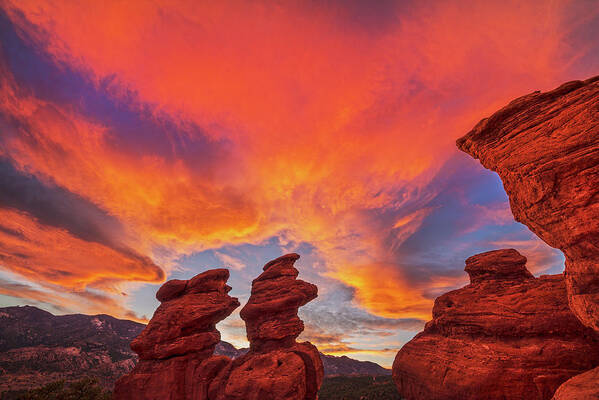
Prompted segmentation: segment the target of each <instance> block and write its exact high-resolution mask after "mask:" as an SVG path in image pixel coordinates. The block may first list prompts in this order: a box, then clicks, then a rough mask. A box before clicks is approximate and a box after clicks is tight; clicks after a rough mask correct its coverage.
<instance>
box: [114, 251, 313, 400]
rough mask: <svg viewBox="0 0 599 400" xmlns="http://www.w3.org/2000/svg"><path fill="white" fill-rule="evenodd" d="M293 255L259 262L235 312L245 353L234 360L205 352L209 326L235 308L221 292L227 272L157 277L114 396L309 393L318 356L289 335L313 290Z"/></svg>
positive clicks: (295, 331) (296, 330)
mask: <svg viewBox="0 0 599 400" xmlns="http://www.w3.org/2000/svg"><path fill="white" fill-rule="evenodd" d="M298 258H299V255H297V254H288V255H285V256H282V257H279V258H277V259H276V260H273V261H271V262H269V263H267V264H266V265H265V266H264V272H263V273H262V274H261V275H260V276H259V277H258V278H256V279H255V280H254V281H253V282H252V293H251V296H250V299H249V301H248V303H247V304H246V305H245V306H244V307H243V309H242V310H241V317H242V318H243V319H244V321H245V322H246V326H247V333H248V339H249V341H250V351H249V352H248V353H247V354H246V355H244V356H242V357H239V358H237V359H235V360H231V359H230V358H228V357H226V356H216V355H214V354H213V353H214V347H215V346H216V344H217V343H218V341H219V340H220V334H219V332H218V331H217V330H216V328H215V324H216V323H217V322H219V321H221V320H223V319H224V318H226V317H227V316H228V315H229V314H230V313H231V312H233V310H234V309H235V308H237V307H238V306H239V302H238V301H237V299H235V298H233V297H230V296H229V295H228V294H227V293H228V292H229V290H230V287H229V286H227V285H226V281H227V279H228V277H229V272H228V271H227V270H225V269H216V270H210V271H207V272H204V273H203V274H200V275H197V276H196V277H194V278H193V279H191V280H189V281H179V280H172V281H169V282H167V283H165V284H164V285H163V286H162V287H161V288H160V290H159V291H158V293H157V294H156V297H157V298H158V300H160V301H161V302H162V304H161V305H160V307H158V309H157V310H156V312H155V314H154V316H153V317H152V320H151V321H150V323H149V324H148V326H147V328H146V329H145V330H144V331H143V332H142V334H141V335H140V336H139V337H138V338H137V339H135V340H134V341H133V343H132V344H131V347H132V349H133V350H134V351H135V352H136V353H138V354H139V356H140V362H139V364H138V365H137V366H136V367H135V369H134V370H133V371H132V372H131V373H130V374H129V375H126V376H125V377H123V378H121V379H120V380H119V381H118V382H117V383H116V386H115V399H116V400H129V399H131V400H133V399H144V400H145V399H147V400H150V399H152V400H159V399H160V400H208V399H210V400H224V399H227V400H229V399H231V400H234V399H239V400H241V399H244V400H246V399H247V400H252V399H256V400H258V399H260V400H269V399H273V400H274V399H291V400H293V399H296V400H311V399H316V398H317V392H318V389H319V388H320V384H321V383H322V378H323V367H322V362H321V361H320V358H319V356H318V350H317V349H316V347H314V346H313V345H312V344H310V343H309V342H305V343H297V342H296V338H297V336H298V335H299V334H300V333H301V332H302V331H303V329H304V325H303V323H302V321H301V320H300V319H299V317H298V316H297V311H298V308H299V307H301V306H303V305H305V304H306V303H308V302H309V301H311V300H313V299H314V298H316V296H317V288H316V286H314V285H312V284H310V283H307V282H304V281H301V280H298V279H296V278H297V275H298V271H297V269H295V268H294V266H293V264H294V262H295V261H296V260H297V259H298Z"/></svg>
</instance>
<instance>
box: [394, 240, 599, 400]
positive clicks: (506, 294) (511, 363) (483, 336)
mask: <svg viewBox="0 0 599 400" xmlns="http://www.w3.org/2000/svg"><path fill="white" fill-rule="evenodd" d="M525 263H526V258H525V257H523V256H522V255H520V254H519V253H518V252H517V251H516V250H513V249H509V250H497V251H492V252H487V253H483V254H478V255H475V256H473V257H470V258H468V259H467V260H466V271H467V272H468V274H469V275H470V280H471V283H470V284H469V285H468V286H466V287H464V288H462V289H458V290H455V291H452V292H449V293H446V294H444V295H443V296H441V297H439V298H438V299H437V300H436V301H435V305H434V308H433V319H432V321H430V322H429V323H427V324H426V327H425V329H424V332H422V333H420V334H418V335H417V336H416V337H415V338H414V339H413V340H412V341H410V342H409V343H407V344H406V345H405V346H404V347H403V348H402V349H401V350H400V352H399V353H398V354H397V357H396V359H395V362H394V364H393V378H394V380H395V382H396V385H397V386H398V389H399V391H400V394H401V395H403V397H405V398H406V399H409V400H419V399H423V400H424V399H426V400H435V399H439V400H441V399H445V400H451V399H456V400H457V399H460V400H468V399H482V398H484V399H487V400H494V399H497V400H499V399H501V400H510V399H514V400H516V399H530V400H537V399H550V398H551V396H552V395H553V393H554V392H555V390H556V389H557V387H558V386H559V385H560V384H561V383H563V382H564V381H566V380H567V379H569V378H570V377H572V376H574V375H576V374H579V373H581V372H583V371H585V370H588V369H590V368H593V367H595V366H596V365H599V338H598V337H597V336H596V335H595V332H593V330H591V329H589V328H587V327H585V326H584V325H582V324H581V323H580V321H579V320H578V319H577V318H576V317H575V316H574V314H573V313H572V312H571V310H570V309H569V307H568V303H567V296H566V287H565V283H564V279H563V277H562V276H561V275H555V276H542V277H540V278H535V277H534V276H532V275H531V274H530V273H529V272H528V271H527V270H526V267H525Z"/></svg>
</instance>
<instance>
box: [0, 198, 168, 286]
mask: <svg viewBox="0 0 599 400" xmlns="http://www.w3.org/2000/svg"><path fill="white" fill-rule="evenodd" d="M0 221H2V223H1V226H0V227H1V229H0V260H1V262H2V264H3V265H4V266H5V267H7V268H9V269H10V270H11V271H13V272H16V273H19V274H20V275H22V276H24V277H26V278H28V279H29V280H30V281H32V282H40V281H41V282H46V283H49V284H54V285H60V286H63V287H65V288H68V289H71V290H75V291H83V290H85V288H86V287H88V286H90V287H95V288H99V289H103V290H108V291H111V292H117V293H120V290H119V289H118V287H116V286H115V284H116V283H117V282H119V281H129V280H132V281H135V280H144V281H149V282H160V281H162V280H163V279H164V273H163V271H162V270H161V269H160V268H159V267H157V266H156V265H155V264H154V263H152V262H151V261H150V260H149V259H147V258H143V257H133V256H132V255H131V254H126V253H121V252H119V251H116V250H114V249H111V248H109V247H107V246H104V245H101V244H97V243H92V242H88V241H84V240H81V239H79V238H77V237H74V236H72V235H70V234H69V233H68V232H66V231H64V230H61V229H57V228H52V227H49V226H44V225H40V224H38V223H37V222H36V221H35V220H33V219H32V218H31V217H30V216H29V215H26V214H23V213H20V212H17V211H12V210H8V209H0Z"/></svg>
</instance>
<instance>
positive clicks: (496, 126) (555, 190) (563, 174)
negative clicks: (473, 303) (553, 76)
mask: <svg viewBox="0 0 599 400" xmlns="http://www.w3.org/2000/svg"><path fill="white" fill-rule="evenodd" d="M457 145H458V147H459V148H460V149H461V150H462V151H465V152H466V153H468V154H470V155H472V156H473V157H475V158H477V159H479V160H480V162H481V164H482V165H483V166H484V167H485V168H488V169H491V170H493V171H495V172H497V173H498V174H499V176H500V177H501V179H502V181H503V185H504V187H505V190H506V192H507V194H508V196H509V199H510V205H511V208H512V212H513V214H514V217H515V218H516V220H517V221H519V222H522V223H523V224H525V225H527V226H528V227H529V228H530V229H531V230H532V231H533V232H534V233H536V234H537V235H538V236H539V237H540V238H541V239H543V240H544V241H545V242H547V243H548V244H549V245H550V246H552V247H556V248H559V249H560V250H562V251H563V252H564V254H565V256H566V273H565V276H566V285H567V287H568V296H569V301H570V306H571V307H572V310H573V311H574V313H575V314H576V315H577V316H578V317H579V318H580V320H581V321H582V322H583V323H584V324H586V325H587V326H590V327H593V328H594V329H596V330H599V77H595V78H591V79H589V80H586V81H582V82H581V81H575V82H569V83H566V84H564V85H562V86H560V87H559V88H557V89H555V90H553V91H551V92H547V93H539V92H535V93H532V94H529V95H527V96H524V97H521V98H519V99H516V100H514V101H512V102H511V103H510V104H509V105H508V106H506V107H505V108H503V109H502V110H500V111H498V112H497V113H495V114H493V115H492V116H491V117H489V118H486V119H483V120H482V121H481V122H479V123H478V124H477V125H476V127H474V129H473V130H472V131H471V132H469V133H468V134H467V135H466V136H464V137H463V138H461V139H459V140H458V141H457Z"/></svg>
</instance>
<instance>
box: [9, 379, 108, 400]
mask: <svg viewBox="0 0 599 400" xmlns="http://www.w3.org/2000/svg"><path fill="white" fill-rule="evenodd" d="M111 398H112V395H111V394H110V392H108V391H106V390H104V389H103V388H102V387H101V386H100V384H99V383H98V380H97V379H95V378H83V379H80V380H78V381H74V382H68V383H67V382H65V381H64V380H61V381H56V382H52V383H49V384H47V385H45V386H42V387H41V388H38V389H32V390H28V391H24V392H19V393H15V394H13V395H7V396H2V399H3V400H8V399H10V400H110V399H111Z"/></svg>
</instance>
